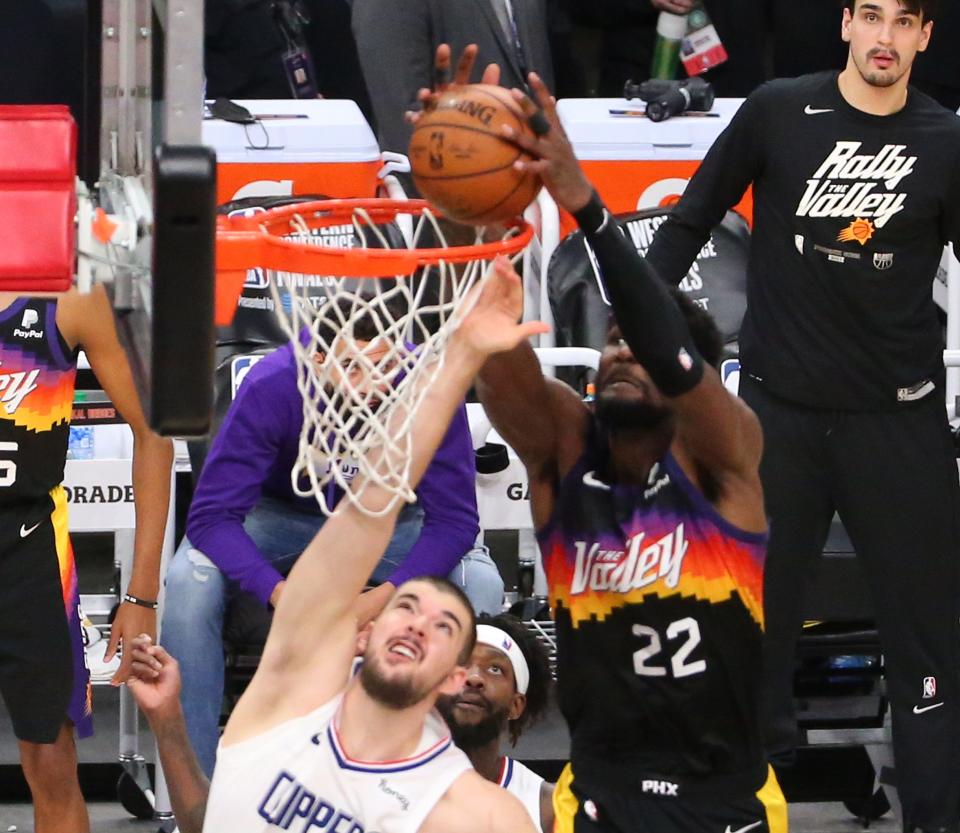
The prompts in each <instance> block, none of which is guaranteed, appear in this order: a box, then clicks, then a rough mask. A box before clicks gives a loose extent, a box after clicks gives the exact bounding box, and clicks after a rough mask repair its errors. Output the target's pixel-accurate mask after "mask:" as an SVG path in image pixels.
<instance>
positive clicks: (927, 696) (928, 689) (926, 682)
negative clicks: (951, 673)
mask: <svg viewBox="0 0 960 833" xmlns="http://www.w3.org/2000/svg"><path fill="white" fill-rule="evenodd" d="M936 696H937V678H936V677H924V678H923V699H924V700H932V699H933V698H934V697H936Z"/></svg>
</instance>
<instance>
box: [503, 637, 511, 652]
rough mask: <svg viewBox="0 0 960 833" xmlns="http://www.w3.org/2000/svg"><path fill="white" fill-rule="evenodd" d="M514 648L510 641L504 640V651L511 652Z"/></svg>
mask: <svg viewBox="0 0 960 833" xmlns="http://www.w3.org/2000/svg"><path fill="white" fill-rule="evenodd" d="M512 647H513V643H512V642H511V641H510V640H509V639H504V640H503V650H504V651H509V650H510V649H511V648H512Z"/></svg>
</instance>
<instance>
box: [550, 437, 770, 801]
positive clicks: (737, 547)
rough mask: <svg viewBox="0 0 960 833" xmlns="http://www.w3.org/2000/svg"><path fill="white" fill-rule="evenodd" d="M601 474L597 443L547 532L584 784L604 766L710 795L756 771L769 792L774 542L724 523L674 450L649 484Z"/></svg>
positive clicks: (562, 690) (561, 660)
mask: <svg viewBox="0 0 960 833" xmlns="http://www.w3.org/2000/svg"><path fill="white" fill-rule="evenodd" d="M602 468H603V467H602V465H601V455H600V454H599V453H598V444H597V440H596V438H595V437H594V436H593V435H591V436H590V437H588V443H587V448H586V450H585V452H584V454H583V456H581V458H580V460H579V461H578V463H577V465H576V466H574V468H573V469H572V470H571V471H570V473H569V474H568V475H567V477H566V478H565V479H564V481H563V483H562V484H561V487H560V490H559V493H558V495H557V503H556V507H555V509H554V513H553V516H552V517H551V519H550V520H549V522H548V523H547V525H546V526H545V527H544V528H543V529H542V530H541V531H540V532H539V533H538V539H539V542H540V549H541V552H542V554H543V562H544V568H545V570H546V575H547V581H548V585H549V592H550V604H551V607H552V609H553V615H554V619H555V620H556V628H557V676H558V689H559V700H560V707H561V710H562V711H563V714H564V717H565V718H566V720H567V723H568V725H569V727H570V733H571V739H572V745H571V761H572V763H573V766H574V768H575V770H576V771H577V772H578V778H579V777H580V773H581V772H586V771H588V770H589V768H590V767H589V762H591V761H594V762H597V766H598V767H600V766H604V765H605V769H610V768H611V767H612V768H615V769H619V770H626V771H628V772H632V773H635V774H636V773H643V774H644V777H646V774H647V773H649V774H650V775H660V776H667V777H668V778H669V777H670V776H673V777H674V779H673V780H677V781H683V780H684V779H685V778H687V779H690V781H691V783H692V782H697V783H702V785H703V786H708V785H709V777H710V776H724V775H726V776H745V780H746V782H747V783H753V781H754V779H753V775H754V773H755V774H756V780H757V783H756V787H755V789H759V788H760V786H761V785H762V783H763V780H764V778H765V776H766V767H765V763H764V753H763V747H762V744H761V740H760V731H759V721H758V717H757V714H758V699H759V698H758V692H759V687H760V646H761V636H762V632H763V591H762V588H763V562H764V555H765V543H766V538H767V536H766V535H765V534H757V533H749V532H744V531H742V530H739V529H737V528H736V527H734V526H733V525H732V524H730V523H729V522H728V521H726V520H724V519H723V518H722V517H721V516H720V515H719V514H718V513H717V511H716V510H715V509H714V508H713V507H712V506H711V505H710V504H709V503H708V501H707V500H706V498H705V497H704V496H703V495H702V494H701V492H700V491H699V490H698V489H697V488H696V487H695V486H694V485H693V483H691V482H690V480H689V479H688V478H687V477H686V475H685V474H684V473H683V471H682V470H681V469H680V466H679V465H678V464H677V462H676V460H674V458H673V456H672V455H671V454H670V453H669V452H668V453H667V454H666V455H664V457H662V458H661V460H660V461H659V462H658V463H656V464H654V466H653V467H652V468H651V471H650V475H649V477H648V479H647V482H646V483H645V484H643V485H608V484H606V483H603V482H602V481H601V480H600V479H599V477H598V475H597V474H596V471H599V470H601V469H602ZM578 765H579V767H578ZM728 780H729V779H728ZM631 783H633V782H632V781H631ZM642 783H643V784H644V785H647V784H651V785H653V786H651V790H653V791H654V792H657V791H658V790H659V789H660V787H657V786H656V785H657V784H660V783H661V782H660V781H657V780H656V779H651V780H644V781H642ZM637 786H638V787H639V786H640V784H637ZM645 788H646V787H644V789H645ZM671 789H672V788H671ZM673 794H675V793H673Z"/></svg>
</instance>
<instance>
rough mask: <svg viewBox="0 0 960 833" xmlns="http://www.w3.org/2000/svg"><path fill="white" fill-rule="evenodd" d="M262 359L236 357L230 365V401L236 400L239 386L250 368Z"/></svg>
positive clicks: (260, 357) (256, 357)
mask: <svg viewBox="0 0 960 833" xmlns="http://www.w3.org/2000/svg"><path fill="white" fill-rule="evenodd" d="M262 358H263V356H237V357H236V358H235V359H234V360H233V361H232V362H231V363H230V387H231V396H230V398H231V399H236V398H237V391H238V390H239V389H240V384H241V383H242V382H243V380H244V379H245V378H246V377H247V374H248V373H249V372H250V368H251V367H253V366H254V365H255V364H256V363H257V362H258V361H260V359H262Z"/></svg>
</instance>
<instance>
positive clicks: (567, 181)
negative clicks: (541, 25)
mask: <svg viewBox="0 0 960 833" xmlns="http://www.w3.org/2000/svg"><path fill="white" fill-rule="evenodd" d="M527 80H528V82H529V85H530V93H531V95H532V96H533V98H531V97H530V96H529V95H526V94H525V93H523V92H521V91H520V90H516V89H514V90H511V95H512V96H513V98H514V100H515V101H516V102H517V104H518V105H520V108H521V110H522V111H523V114H524V115H525V116H526V117H527V119H528V120H529V122H530V124H531V125H532V126H535V127H536V128H538V129H535V135H533V136H528V135H523V134H520V133H518V132H517V131H516V130H515V129H514V128H513V127H511V126H510V125H503V127H502V128H501V129H502V131H503V136H504V138H506V139H508V140H509V141H511V142H513V143H514V144H515V145H517V146H518V147H520V148H521V149H522V150H524V151H526V152H527V153H528V154H529V155H530V156H532V157H533V159H524V158H523V157H521V158H520V159H518V160H517V161H516V162H514V163H513V164H514V167H515V168H516V169H517V170H518V171H530V172H531V173H535V174H537V175H538V176H539V177H540V178H541V179H542V180H543V184H544V186H546V189H547V190H548V191H549V192H550V195H551V196H552V197H553V198H554V200H556V202H557V205H559V206H560V207H561V208H565V209H566V210H567V211H570V212H574V211H578V210H580V209H581V208H583V207H584V206H585V205H586V204H587V203H588V202H589V201H590V197H591V195H592V194H593V186H591V184H590V180H588V179H587V177H586V175H585V174H584V172H583V170H582V169H581V167H580V163H579V162H578V161H577V157H576V154H574V152H573V146H572V145H571V144H570V140H569V139H568V138H567V134H566V132H565V131H564V129H563V125H561V124H560V118H559V117H558V116H557V100H556V99H555V98H554V97H553V96H552V95H551V94H550V90H548V89H547V85H546V84H544V83H543V80H542V79H541V78H540V76H539V75H537V74H536V73H535V72H531V73H530V75H529V77H528V79H527ZM534 99H536V100H534Z"/></svg>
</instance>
